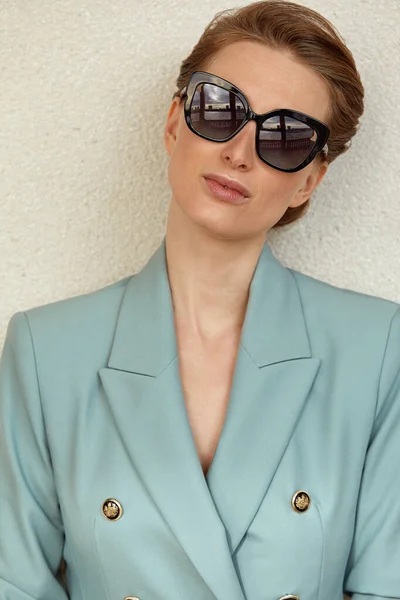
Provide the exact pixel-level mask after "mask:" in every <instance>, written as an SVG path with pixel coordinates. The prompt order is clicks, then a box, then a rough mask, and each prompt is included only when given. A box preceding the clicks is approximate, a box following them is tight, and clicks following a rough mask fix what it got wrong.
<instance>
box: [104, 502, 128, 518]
mask: <svg viewBox="0 0 400 600" xmlns="http://www.w3.org/2000/svg"><path fill="white" fill-rule="evenodd" d="M122 513H123V510H122V506H121V504H120V503H119V502H118V500H116V499H115V498H107V500H104V502H103V515H104V516H105V517H106V519H109V520H110V521H118V519H120V518H121V517H122Z"/></svg>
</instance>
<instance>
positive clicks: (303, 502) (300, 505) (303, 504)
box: [288, 490, 311, 598]
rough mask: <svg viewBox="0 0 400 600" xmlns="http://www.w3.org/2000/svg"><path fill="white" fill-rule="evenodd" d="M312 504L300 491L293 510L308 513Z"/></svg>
mask: <svg viewBox="0 0 400 600" xmlns="http://www.w3.org/2000/svg"><path fill="white" fill-rule="evenodd" d="M310 504H311V499H310V496H309V495H308V494H307V492H305V491H304V490H299V491H297V492H296V493H295V494H293V497H292V507H293V510H295V511H296V512H299V513H303V512H306V510H308V508H309V506H310ZM292 597H293V598H297V596H288V598H292Z"/></svg>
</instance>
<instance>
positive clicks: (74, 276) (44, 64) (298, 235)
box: [0, 0, 400, 347]
mask: <svg viewBox="0 0 400 600" xmlns="http://www.w3.org/2000/svg"><path fill="white" fill-rule="evenodd" d="M243 4H248V3H247V2H242V3H239V2H238V3H237V4H236V3H233V2H232V3H230V2H229V1H227V0H203V1H202V2H201V3H200V4H199V2H198V0H185V2H182V1H179V2H178V1H176V0H170V1H169V2H162V1H161V0H151V1H149V0H146V2H142V1H141V0H140V1H139V0H131V1H130V2H126V0H113V1H112V2H111V1H109V0H86V1H85V2H84V3H81V2H79V1H78V0H58V1H54V0H31V1H29V2H28V1H26V0H0V53H1V56H0V89H1V95H0V209H1V211H0V214H1V226H0V297H1V303H0V347H1V346H2V345H3V341H4V335H5V328H6V324H7V321H8V319H9V318H10V316H11V315H12V314H13V313H14V312H16V311H19V310H25V309H28V308H31V307H33V306H37V305H41V304H46V303H48V302H51V301H54V300H58V299H62V298H66V297H68V296H73V295H77V294H80V293H85V292H89V291H91V290H94V289H97V288H99V287H101V286H103V285H107V284H108V283H111V282H113V281H116V280H117V279H119V278H122V277H124V276H126V275H129V274H131V273H133V272H135V271H137V270H138V269H139V268H140V267H141V266H142V265H143V264H144V263H145V262H146V261H147V259H148V258H149V256H150V254H151V253H152V252H153V251H154V250H155V248H156V247H157V245H158V244H159V242H160V240H161V237H162V236H163V234H164V231H165V222H166V215H167V210H168V204H169V201H170V188H169V184H168V180H167V164H168V162H167V161H168V155H167V153H166V151H165V148H164V144H163V129H164V125H165V119H166V114H167V112H168V108H169V105H170V102H171V96H172V93H173V92H174V91H175V86H174V81H175V78H176V76H177V74H178V69H179V65H180V62H181V60H182V59H183V58H185V57H186V55H187V54H188V53H189V51H190V50H191V48H192V46H193V45H194V44H195V42H196V41H197V39H198V37H199V36H200V34H201V32H202V31H203V29H204V27H205V26H206V24H207V23H208V22H209V21H210V19H211V18H212V17H213V16H214V14H215V13H216V12H218V11H220V10H222V9H226V8H233V7H235V6H241V5H243ZM303 4H305V5H307V6H310V7H311V8H314V9H316V10H318V11H319V12H321V13H322V14H323V15H325V16H326V17H327V18H328V19H330V20H331V21H332V23H333V24H334V25H335V26H336V27H337V29H338V30H339V32H340V33H341V34H342V36H343V37H344V39H345V41H346V43H347V44H348V46H349V47H350V50H351V51H352V52H353V54H354V56H355V59H356V62H357V64H358V68H359V71H360V74H361V77H362V80H363V83H364V86H365V90H366V99H365V104H366V109H365V114H364V116H363V118H362V124H361V128H360V130H359V132H358V133H357V135H356V137H355V138H354V141H353V145H352V147H351V149H350V150H349V151H348V152H347V154H346V155H344V156H343V157H341V158H339V159H338V160H337V161H335V163H333V165H332V166H331V167H330V169H329V171H328V173H327V175H326V176H325V179H324V180H323V182H322V183H321V185H320V187H319V188H318V189H317V191H316V193H315V194H314V196H313V204H312V207H311V209H310V210H309V212H308V214H307V215H306V216H305V217H304V218H303V220H302V221H300V223H298V224H295V225H294V226H292V227H288V228H286V229H285V230H283V231H281V232H279V231H278V232H270V233H269V241H270V243H271V246H272V247H273V250H274V252H275V253H276V255H277V256H278V257H279V258H280V259H281V260H282V261H283V262H284V263H285V264H287V265H289V266H291V267H292V268H295V269H298V270H300V271H303V272H305V273H308V274H310V275H313V276H314V277H317V278H319V279H323V280H325V281H328V282H330V283H333V284H334V285H339V286H341V287H348V288H351V289H354V290H358V291H362V292H365V293H369V294H373V295H377V296H381V297H385V298H388V299H392V300H395V301H397V302H399V301H400V276H399V274H400V268H399V267H400V194H399V188H400V166H399V143H398V136H399V132H400V109H399V104H400V102H399V101H400V60H399V57H400V45H399V44H400V34H399V31H400V1H399V0H352V1H351V2H349V1H348V0H304V1H303Z"/></svg>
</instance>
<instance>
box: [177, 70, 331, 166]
mask: <svg viewBox="0 0 400 600" xmlns="http://www.w3.org/2000/svg"><path fill="white" fill-rule="evenodd" d="M200 83H213V84H215V85H218V86H219V87H222V88H223V89H225V90H227V91H228V92H233V93H234V94H236V95H237V96H238V97H239V99H240V100H241V102H242V103H243V106H244V108H245V110H246V116H245V118H244V121H243V123H242V124H241V125H240V126H239V127H238V129H237V130H236V131H235V132H234V133H233V134H231V135H230V136H228V137H226V138H224V139H218V140H216V139H214V138H211V137H208V136H206V135H203V134H201V133H199V132H198V131H196V130H195V129H194V127H193V125H192V121H191V116H190V107H191V103H192V100H193V96H194V94H195V92H196V89H197V86H198V85H199V84H200ZM179 97H180V98H181V99H183V98H185V97H186V100H185V105H184V112H185V120H186V123H187V126H188V127H189V129H190V130H191V131H193V133H195V134H196V135H198V136H199V137H201V138H204V139H205V140H210V141H211V142H227V141H228V140H230V139H232V138H233V137H234V136H235V135H236V134H237V133H239V131H240V130H241V129H243V127H244V126H245V125H246V123H248V122H249V121H255V122H256V124H257V130H256V152H257V155H258V157H259V158H260V159H261V160H262V161H263V162H264V163H266V164H267V165H269V166H270V167H272V168H273V169H277V170H278V171H283V172H285V173H295V172H297V171H300V170H301V169H304V167H306V166H307V165H308V164H309V163H310V162H311V161H312V160H314V158H315V156H316V155H317V154H318V152H324V153H325V154H328V144H327V143H326V142H327V141H328V138H329V135H330V129H329V127H328V125H326V124H325V123H322V121H319V120H318V119H315V118H314V117H311V116H310V115H307V114H305V113H302V112H299V111H297V110H292V109H290V108H280V109H277V110H271V111H270V112H267V113H264V114H257V113H255V112H254V111H253V110H252V108H251V107H250V104H249V101H248V100H247V98H246V96H245V95H244V94H243V92H242V91H241V90H240V89H239V88H238V87H236V86H235V85H233V83H231V82H230V81H227V80H226V79H223V78H222V77H218V75H214V74H213V73H207V72H206V71H194V72H193V73H192V75H191V76H190V79H189V82H188V84H187V85H186V86H185V87H184V88H183V90H182V91H181V93H180V94H179ZM274 116H287V117H292V118H293V119H297V120H298V121H301V122H302V123H305V124H306V125H308V126H309V127H311V128H312V129H314V131H315V132H316V134H317V139H316V142H315V146H314V147H313V149H312V150H311V152H310V154H309V155H308V156H307V157H306V158H305V159H304V160H303V161H302V162H301V163H300V164H299V165H298V166H297V167H294V168H293V169H283V168H281V167H277V166H276V165H274V164H272V163H270V162H268V161H267V160H266V159H265V158H263V157H262V156H261V154H260V145H259V140H260V138H259V133H260V130H261V126H262V123H263V122H264V121H265V119H266V118H269V117H274Z"/></svg>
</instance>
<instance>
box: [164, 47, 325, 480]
mask: <svg viewBox="0 0 400 600" xmlns="http://www.w3.org/2000/svg"><path fill="white" fill-rule="evenodd" d="M204 70H205V71H208V72H211V73H214V74H216V75H219V76H221V77H223V78H224V79H227V80H228V81H231V82H232V83H234V84H235V85H237V86H238V87H239V88H240V89H241V90H242V91H243V92H244V93H245V94H246V96H247V98H248V100H249V102H250V105H251V107H252V108H253V110H254V111H255V112H257V113H264V112H267V111H269V110H273V109H276V108H292V109H294V110H299V111H301V112H305V113H307V114H309V115H312V116H314V117H315V118H317V119H319V120H321V121H323V122H326V117H327V115H328V112H329V102H330V99H329V92H328V88H327V86H326V83H325V82H324V81H323V80H322V79H321V78H320V77H319V76H318V75H316V74H315V73H314V72H313V71H312V70H310V69H309V68H307V67H305V66H303V65H300V64H299V63H297V62H296V61H294V60H293V59H292V58H291V57H289V56H288V55H286V54H283V53H280V52H276V51H273V50H270V49H268V48H265V47H263V46H261V45H259V44H255V43H253V42H249V41H243V42H235V43H234V44H231V45H230V46H227V47H225V48H224V49H223V50H221V51H220V52H219V53H218V55H217V56H216V57H215V59H214V60H213V61H212V62H211V64H209V65H207V68H205V69H204ZM255 130H256V124H255V122H254V121H252V122H250V123H247V124H246V126H245V127H244V128H243V129H242V130H241V131H240V132H239V133H238V134H237V135H236V136H235V137H234V138H232V139H231V140H229V141H227V142H224V143H218V144H217V143H215V142H211V141H209V140H204V139H202V138H200V137H198V136H196V135H195V134H194V133H193V132H191V131H190V130H189V129H188V127H187V125H186V123H185V121H184V113H183V103H182V104H181V105H179V100H178V99H176V98H175V99H174V100H173V102H172V104H171V107H170V109H169V112H168V117H167V122H166V126H165V133H164V142H165V147H166V150H167V152H168V154H169V157H170V161H169V167H168V178H169V182H170V185H171V189H172V198H171V203H170V207H169V213H168V220H167V230H166V257H167V266H168V277H169V282H170V287H171V294H172V300H173V307H174V318H175V329H176V336H177V344H178V354H179V364H180V374H181V381H182V387H183V392H184V398H185V404H186V408H187V412H188V417H189V421H190V425H191V428H192V432H193V437H194V442H195V444H196V448H197V451H198V454H199V459H200V462H201V465H202V468H203V472H204V474H206V473H207V472H208V469H209V467H210V465H211V462H212V459H213V456H214V453H215V449H216V447H217V445H218V441H219V438H220V435H221V431H222V427H223V423H224V420H225V417H226V409H227V406H228V403H229V395H230V389H231V384H232V376H233V373H234V368H235V364H236V356H237V351H238V346H239V342H240V335H241V329H242V325H243V321H244V318H245V314H246V309H247V301H248V294H249V287H250V284H251V280H252V277H253V274H254V270H255V267H256V264H257V261H258V258H259V256H260V253H261V250H262V247H263V245H264V243H265V239H266V234H267V232H268V231H269V230H270V229H271V228H272V227H273V225H274V224H275V223H277V222H278V221H279V219H280V218H281V217H282V215H283V214H284V213H285V211H286V209H287V208H288V207H289V206H291V207H295V206H300V205H301V204H303V203H304V202H306V200H307V199H308V198H309V197H310V196H311V195H312V193H313V191H314V190H315V188H316V187H317V186H318V185H319V184H320V182H321V181H322V179H323V177H324V175H325V173H326V171H327V169H328V163H327V162H324V163H322V164H320V163H318V162H317V160H314V161H312V162H311V163H310V164H309V165H307V167H306V168H305V169H303V170H301V171H297V172H296V173H284V172H282V171H278V170H276V169H273V168H271V167H270V166H268V165H266V164H265V163H263V162H262V161H261V160H260V158H259V157H258V156H257V154H256V149H255V141H254V139H255ZM210 172H211V173H218V174H223V175H226V176H228V177H232V178H235V179H237V180H239V181H240V182H241V183H243V184H244V185H245V186H246V187H247V188H248V189H249V190H250V192H251V194H250V195H251V201H250V202H249V203H248V204H244V205H240V206H239V205H231V204H228V203H222V202H219V201H216V200H215V199H213V198H212V197H211V196H210V195H208V194H207V191H206V188H205V187H204V186H205V181H204V179H203V175H204V174H205V173H210ZM271 285H273V282H271Z"/></svg>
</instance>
